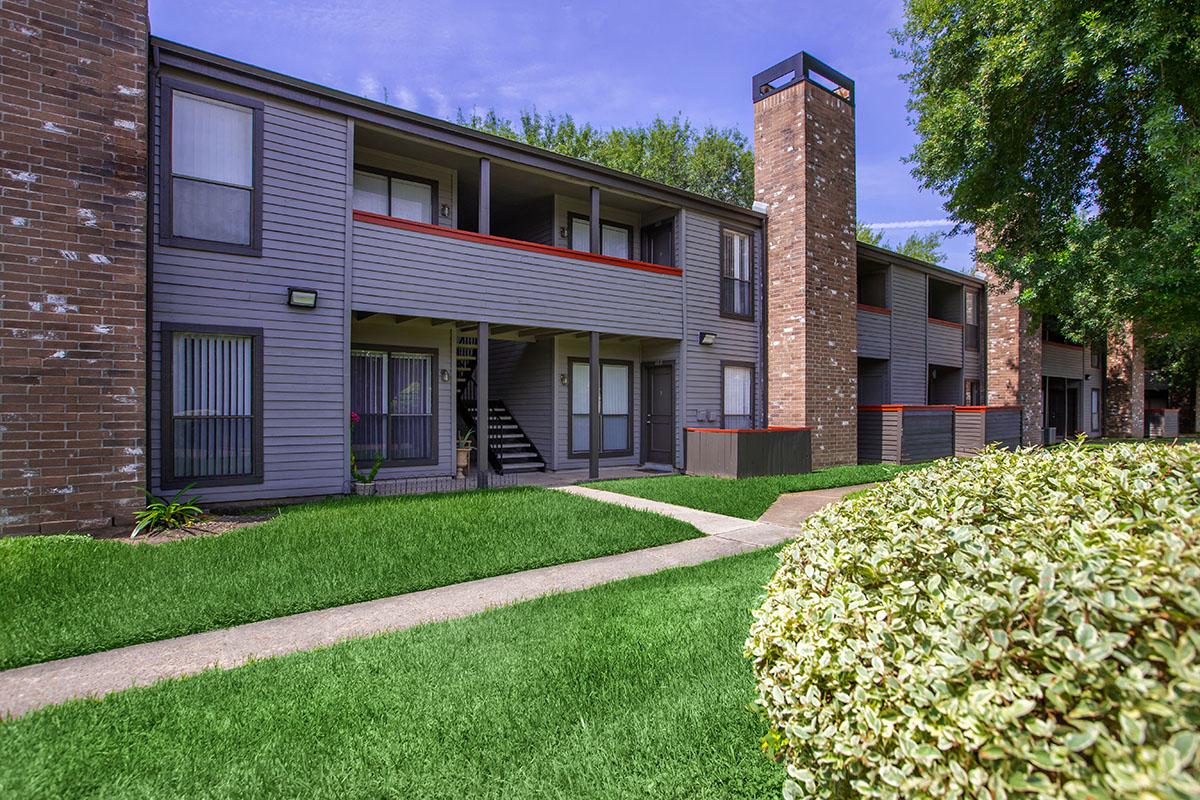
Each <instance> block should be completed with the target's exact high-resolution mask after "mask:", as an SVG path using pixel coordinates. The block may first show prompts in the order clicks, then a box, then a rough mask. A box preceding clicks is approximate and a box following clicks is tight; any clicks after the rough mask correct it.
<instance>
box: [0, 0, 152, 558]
mask: <svg viewBox="0 0 1200 800" xmlns="http://www.w3.org/2000/svg"><path fill="white" fill-rule="evenodd" d="M146 37H147V12H146V3H145V0H139V1H138V2H131V1H130V0H105V1H104V2H79V0H76V1H75V2H70V0H27V1H26V2H19V3H18V2H4V3H2V4H0V76H2V77H0V101H2V103H0V137H2V139H3V142H4V148H3V154H2V156H0V162H2V163H0V263H2V264H3V273H2V274H0V445H2V446H0V533H3V534H8V535H13V534H26V533H50V532H57V531H63V530H69V529H77V530H78V529H86V528H94V527H100V526H103V525H109V524H112V522H113V520H114V518H116V520H117V521H118V522H119V523H124V522H125V521H126V520H127V519H128V517H129V514H130V512H131V511H132V510H133V509H134V508H136V507H139V506H140V505H141V498H140V495H139V493H138V491H137V487H138V486H142V485H144V484H145V480H146V478H145V456H144V450H145V447H146V430H145V312H146V308H145V304H146V250H145V221H146V194H145V192H146V94H145V92H146V46H147V43H146Z"/></svg>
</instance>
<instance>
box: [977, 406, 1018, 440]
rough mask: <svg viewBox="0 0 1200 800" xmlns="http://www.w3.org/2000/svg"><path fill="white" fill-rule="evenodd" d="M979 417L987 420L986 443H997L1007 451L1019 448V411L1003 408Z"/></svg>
mask: <svg viewBox="0 0 1200 800" xmlns="http://www.w3.org/2000/svg"><path fill="white" fill-rule="evenodd" d="M981 416H984V417H986V418H987V420H986V424H987V429H986V431H985V435H986V439H985V441H986V442H988V443H991V442H998V443H1000V444H1002V445H1004V446H1005V447H1007V448H1008V449H1009V450H1015V449H1017V448H1018V447H1020V446H1021V409H1019V408H1004V409H999V410H995V411H989V412H988V413H987V414H984V415H981Z"/></svg>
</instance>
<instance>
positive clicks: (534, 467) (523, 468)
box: [504, 461, 546, 472]
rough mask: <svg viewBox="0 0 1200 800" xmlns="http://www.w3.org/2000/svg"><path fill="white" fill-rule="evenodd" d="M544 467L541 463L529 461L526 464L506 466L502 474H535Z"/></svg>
mask: <svg viewBox="0 0 1200 800" xmlns="http://www.w3.org/2000/svg"><path fill="white" fill-rule="evenodd" d="M545 467H546V465H545V464H543V463H542V462H541V461H530V462H529V463H527V464H506V465H505V467H504V472H537V471H538V470H541V469H545Z"/></svg>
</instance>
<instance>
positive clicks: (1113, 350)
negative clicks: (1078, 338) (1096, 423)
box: [1103, 323, 1146, 439]
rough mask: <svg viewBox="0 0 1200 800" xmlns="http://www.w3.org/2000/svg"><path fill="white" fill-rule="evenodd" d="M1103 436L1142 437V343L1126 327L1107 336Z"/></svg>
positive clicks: (1144, 374)
mask: <svg viewBox="0 0 1200 800" xmlns="http://www.w3.org/2000/svg"><path fill="white" fill-rule="evenodd" d="M1103 394H1104V435H1105V436H1119V437H1132V438H1135V439H1140V438H1141V437H1143V436H1145V431H1146V429H1145V424H1146V422H1145V420H1146V414H1145V412H1146V373H1145V367H1144V365H1143V363H1142V342H1141V341H1140V340H1139V339H1138V337H1136V336H1135V335H1134V333H1133V325H1132V324H1131V323H1125V324H1124V325H1123V326H1122V327H1121V329H1120V330H1119V331H1116V332H1114V333H1110V334H1109V336H1108V359H1107V364H1106V367H1105V375H1104V392H1103Z"/></svg>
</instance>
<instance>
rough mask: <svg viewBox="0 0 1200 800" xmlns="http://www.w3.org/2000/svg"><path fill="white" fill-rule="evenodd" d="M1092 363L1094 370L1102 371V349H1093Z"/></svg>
mask: <svg viewBox="0 0 1200 800" xmlns="http://www.w3.org/2000/svg"><path fill="white" fill-rule="evenodd" d="M1090 363H1091V365H1092V369H1100V348H1098V347H1092V349H1091V362H1090Z"/></svg>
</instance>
